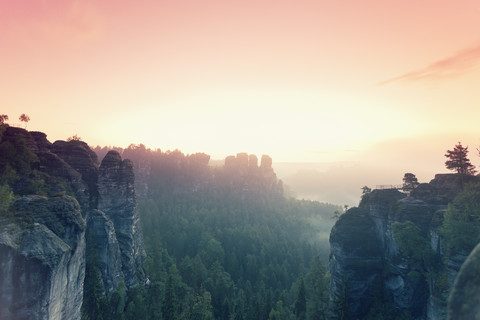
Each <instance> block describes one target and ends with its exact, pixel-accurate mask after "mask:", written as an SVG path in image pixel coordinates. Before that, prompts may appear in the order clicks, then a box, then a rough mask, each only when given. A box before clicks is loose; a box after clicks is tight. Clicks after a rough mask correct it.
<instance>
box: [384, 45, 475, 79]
mask: <svg viewBox="0 0 480 320" xmlns="http://www.w3.org/2000/svg"><path fill="white" fill-rule="evenodd" d="M479 60H480V44H478V45H476V46H474V47H471V48H468V49H464V50H462V51H459V52H457V53H456V54H454V55H451V56H449V57H447V58H444V59H441V60H438V61H435V62H434V63H432V64H430V65H429V66H427V67H425V68H422V69H418V70H414V71H411V72H408V73H405V74H403V75H401V76H398V77H395V78H391V79H387V80H384V81H381V82H379V83H378V84H377V85H379V86H381V85H385V84H389V83H391V82H396V81H419V80H426V81H430V80H439V79H446V78H452V77H457V76H459V75H461V74H464V73H465V72H467V71H468V70H470V69H471V68H473V67H474V66H475V65H476V63H477V62H478V61H479Z"/></svg>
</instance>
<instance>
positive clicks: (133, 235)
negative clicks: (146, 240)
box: [98, 151, 145, 287]
mask: <svg viewBox="0 0 480 320" xmlns="http://www.w3.org/2000/svg"><path fill="white" fill-rule="evenodd" d="M99 172H100V174H99V179H98V191H99V201H98V209H99V210H101V211H103V212H104V213H105V216H106V217H107V218H108V219H109V220H111V221H112V222H113V226H114V228H115V234H116V236H117V239H118V245H119V248H120V252H121V265H122V272H123V275H124V280H125V283H126V285H127V286H128V287H131V286H134V285H135V284H138V283H139V282H141V281H143V280H144V279H145V274H144V272H143V268H142V265H143V260H144V259H145V250H144V248H143V240H142V232H141V227H140V218H139V215H138V210H137V201H136V197H135V177H134V174H133V165H132V162H131V161H130V160H123V161H122V158H121V157H120V154H119V153H118V152H117V151H110V152H108V153H107V155H106V156H105V158H104V159H103V161H102V164H101V166H100V171H99Z"/></svg>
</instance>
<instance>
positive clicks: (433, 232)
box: [329, 175, 465, 320]
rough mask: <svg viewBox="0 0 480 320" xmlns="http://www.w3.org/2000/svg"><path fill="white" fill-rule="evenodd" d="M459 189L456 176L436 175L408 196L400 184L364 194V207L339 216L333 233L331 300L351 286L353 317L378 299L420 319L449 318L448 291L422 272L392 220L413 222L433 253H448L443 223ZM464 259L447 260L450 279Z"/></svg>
mask: <svg viewBox="0 0 480 320" xmlns="http://www.w3.org/2000/svg"><path fill="white" fill-rule="evenodd" d="M460 191H461V187H460V186H459V181H457V178H456V176H455V175H437V176H436V177H435V179H433V180H432V181H431V182H430V183H428V184H421V185H420V186H418V188H417V189H415V190H414V191H412V193H411V194H410V195H408V196H407V195H406V194H404V193H402V192H400V191H398V190H395V189H386V190H374V191H372V192H371V193H369V194H367V195H365V196H364V197H363V199H362V201H361V203H360V205H359V208H352V209H350V210H349V211H348V212H347V213H345V214H344V215H342V216H340V219H339V220H338V221H337V223H336V224H335V226H334V227H333V228H332V231H331V234H330V246H331V254H330V265H329V268H330V274H331V278H330V279H331V280H330V281H331V296H330V300H331V303H332V305H334V304H335V300H336V299H338V297H339V296H340V295H341V292H342V290H343V289H346V296H347V297H346V299H347V302H348V306H349V309H350V312H351V319H362V318H364V317H366V316H367V314H368V313H369V312H370V309H371V308H372V307H374V303H375V299H377V302H378V299H380V300H381V301H382V302H386V303H389V304H390V305H392V306H393V308H394V309H395V310H397V311H402V310H406V311H408V312H409V313H410V314H411V316H413V317H414V318H415V319H429V320H430V319H431V320H433V319H445V315H446V301H445V300H446V298H445V296H444V294H443V295H442V294H440V293H438V292H437V291H438V290H436V289H435V288H434V287H435V286H434V285H432V282H431V281H430V282H429V281H427V279H426V278H425V274H424V273H422V272H418V266H417V265H416V263H415V261H413V260H412V259H410V258H407V257H405V256H403V255H402V254H400V252H399V250H398V246H397V244H396V243H395V240H394V239H393V236H392V224H394V223H395V222H401V223H403V222H406V221H412V222H413V223H414V224H415V225H416V226H418V228H419V229H420V233H421V235H422V236H423V237H425V238H426V239H427V240H428V243H430V246H431V248H432V250H433V252H434V253H435V254H437V255H438V256H443V254H444V252H443V248H442V244H441V239H440V233H439V226H440V225H441V222H442V217H443V212H444V211H445V210H446V208H447V204H448V202H449V201H451V200H452V199H453V198H454V197H455V196H456V194H458V192H460ZM464 259H465V256H459V257H450V258H446V259H445V262H444V270H445V274H446V276H447V277H448V279H447V282H449V283H450V284H451V283H453V279H454V278H455V276H456V274H457V272H458V270H459V268H460V265H461V263H462V262H463V260H464ZM457 260H458V261H457ZM417 264H418V263H417Z"/></svg>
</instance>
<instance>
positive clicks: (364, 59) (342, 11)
mask: <svg viewBox="0 0 480 320" xmlns="http://www.w3.org/2000/svg"><path fill="white" fill-rule="evenodd" d="M478 30H480V1H478V0H456V1H453V0H452V1H451V0H448V1H447V0H422V1H418V0H417V1H410V0H405V1H398V0H362V1H359V0H355V1H353V0H338V1H332V0H328V1H326V0H295V1H285V0H275V1H273V0H272V1H270V0H255V1H251V0H242V1H236V0H202V1H198V0H196V1H188V0H176V1H161V0H155V1H150V0H143V1H136V2H132V1H125V0H116V1H112V0H103V1H93V0H83V1H74V0H16V1H13V0H0V46H1V50H0V57H1V59H0V91H1V93H0V108H1V109H0V114H7V115H8V116H9V117H10V121H9V124H11V125H20V126H22V125H23V124H19V123H20V121H18V120H17V119H18V116H19V115H20V114H21V113H26V114H28V115H29V116H30V119H31V120H30V122H29V123H28V124H27V128H28V129H29V130H39V131H43V132H45V133H46V134H47V137H48V139H49V140H50V141H55V140H59V139H61V140H65V139H67V138H68V137H70V136H73V135H74V134H76V135H78V136H79V137H81V138H82V140H84V141H86V142H87V143H89V144H90V145H92V146H96V145H101V146H104V145H110V146H121V147H126V146H128V145H129V144H131V143H134V144H140V143H143V144H145V145H146V146H147V147H151V148H160V149H162V150H174V149H179V150H181V151H183V152H184V153H195V152H205V153H207V154H210V155H211V156H212V158H216V159H221V158H224V157H225V156H227V155H230V154H236V153H238V152H248V153H252V154H257V155H261V154H269V155H270V156H272V158H273V159H274V162H275V161H276V162H312V163H318V162H338V161H345V162H348V161H370V162H371V163H373V164H378V165H382V166H385V165H386V164H388V163H392V162H395V163H397V164H398V165H399V166H405V170H407V168H412V170H413V169H417V168H418V170H419V171H421V170H423V169H425V170H426V168H430V169H429V170H430V171H432V170H442V168H443V170H444V166H443V163H444V161H445V158H444V153H445V151H446V150H447V148H450V149H451V148H453V146H454V145H455V143H457V142H458V141H461V142H462V143H463V144H464V145H469V147H470V149H469V150H470V151H471V156H472V162H474V164H477V165H479V164H480V158H479V157H478V156H477V151H476V149H475V148H476V147H477V146H478V145H480V134H479V132H478V130H477V128H478V127H479V126H478V122H479V120H480V90H479V88H478V86H479V83H480V34H479V32H478ZM430 161H434V163H435V164H433V163H432V162H430ZM402 168H403V167H402ZM422 172H423V171H422Z"/></svg>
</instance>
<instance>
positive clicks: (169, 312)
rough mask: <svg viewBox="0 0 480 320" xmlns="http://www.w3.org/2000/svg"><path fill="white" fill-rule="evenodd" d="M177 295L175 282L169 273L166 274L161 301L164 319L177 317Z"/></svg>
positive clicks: (170, 319)
mask: <svg viewBox="0 0 480 320" xmlns="http://www.w3.org/2000/svg"><path fill="white" fill-rule="evenodd" d="M177 305H178V301H177V295H176V293H175V283H174V281H173V277H172V275H171V274H169V275H168V279H167V284H166V287H165V299H164V301H163V308H162V313H163V318H164V319H165V320H176V319H177Z"/></svg>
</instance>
